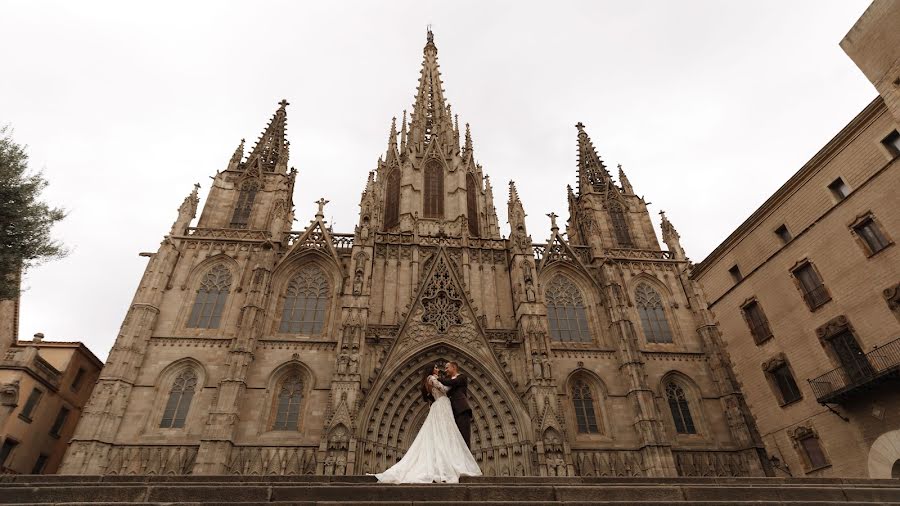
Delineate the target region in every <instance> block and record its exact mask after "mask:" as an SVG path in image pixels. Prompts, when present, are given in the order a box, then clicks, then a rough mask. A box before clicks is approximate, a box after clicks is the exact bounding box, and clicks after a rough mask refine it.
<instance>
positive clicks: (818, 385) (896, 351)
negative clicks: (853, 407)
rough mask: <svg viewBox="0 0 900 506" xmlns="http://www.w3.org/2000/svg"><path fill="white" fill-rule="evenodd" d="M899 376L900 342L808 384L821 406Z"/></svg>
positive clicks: (868, 354) (829, 372)
mask: <svg viewBox="0 0 900 506" xmlns="http://www.w3.org/2000/svg"><path fill="white" fill-rule="evenodd" d="M898 372H900V338H898V339H894V340H893V341H891V342H889V343H887V344H885V345H883V346H881V347H878V348H875V349H874V350H872V351H870V352H869V353H866V354H865V355H860V356H859V357H857V358H854V359H853V362H852V363H851V362H848V363H845V364H843V365H842V366H841V367H838V368H836V369H833V370H831V371H828V372H826V373H825V374H823V375H821V376H819V377H818V378H815V379H811V380H808V381H809V386H810V387H812V390H813V393H814V394H816V400H818V401H819V402H820V403H823V404H824V403H830V402H840V401H842V400H844V399H846V398H847V397H849V396H850V395H852V394H853V393H854V392H857V391H858V390H859V389H861V388H864V387H867V386H873V385H874V384H877V383H879V382H881V381H883V380H884V379H887V378H889V377H896V376H898Z"/></svg>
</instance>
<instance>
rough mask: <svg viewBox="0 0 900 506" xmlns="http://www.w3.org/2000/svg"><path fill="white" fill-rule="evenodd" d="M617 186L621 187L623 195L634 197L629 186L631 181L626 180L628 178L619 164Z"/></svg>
mask: <svg viewBox="0 0 900 506" xmlns="http://www.w3.org/2000/svg"><path fill="white" fill-rule="evenodd" d="M619 184H620V185H621V186H622V193H624V194H625V195H634V188H633V187H632V186H631V181H629V180H628V176H626V175H625V171H624V170H623V169H622V164H621V163H620V164H619Z"/></svg>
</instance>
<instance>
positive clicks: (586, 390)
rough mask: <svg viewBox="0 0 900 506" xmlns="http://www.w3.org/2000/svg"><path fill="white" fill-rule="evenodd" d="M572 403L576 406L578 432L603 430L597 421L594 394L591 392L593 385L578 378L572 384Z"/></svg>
mask: <svg viewBox="0 0 900 506" xmlns="http://www.w3.org/2000/svg"><path fill="white" fill-rule="evenodd" d="M572 404H573V406H574V408H575V422H576V423H577V425H578V432H579V433H581V434H600V433H601V432H602V430H601V427H600V425H599V424H598V423H597V411H596V408H595V407H594V396H593V393H592V392H591V387H590V386H589V385H588V384H587V383H585V382H584V381H583V380H578V381H576V382H575V384H574V385H572Z"/></svg>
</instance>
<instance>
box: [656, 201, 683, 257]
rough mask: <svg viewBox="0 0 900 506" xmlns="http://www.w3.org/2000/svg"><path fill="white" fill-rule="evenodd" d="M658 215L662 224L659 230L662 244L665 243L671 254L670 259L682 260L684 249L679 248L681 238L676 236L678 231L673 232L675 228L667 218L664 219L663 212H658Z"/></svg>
mask: <svg viewBox="0 0 900 506" xmlns="http://www.w3.org/2000/svg"><path fill="white" fill-rule="evenodd" d="M659 215H660V216H662V223H661V226H660V228H662V238H663V242H664V243H666V246H668V247H669V251H671V252H672V257H674V258H675V259H676V260H684V259H685V255H684V248H682V247H681V236H680V235H678V231H677V230H675V226H674V225H672V222H670V221H669V218H667V217H666V212H665V211H660V212H659Z"/></svg>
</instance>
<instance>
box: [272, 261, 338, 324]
mask: <svg viewBox="0 0 900 506" xmlns="http://www.w3.org/2000/svg"><path fill="white" fill-rule="evenodd" d="M328 294H329V285H328V279H327V278H326V277H325V273H324V272H322V269H320V268H319V267H317V266H315V265H307V266H305V267H303V269H301V270H300V272H298V273H297V275H296V276H294V279H292V280H291V282H290V283H288V287H287V293H286V294H285V299H284V309H283V310H282V313H281V326H280V327H279V328H278V331H279V332H284V333H289V334H303V335H310V336H312V335H319V334H321V333H322V328H323V327H324V325H325V310H326V309H327V307H328V302H329V300H330V297H329V296H328Z"/></svg>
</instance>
